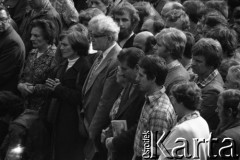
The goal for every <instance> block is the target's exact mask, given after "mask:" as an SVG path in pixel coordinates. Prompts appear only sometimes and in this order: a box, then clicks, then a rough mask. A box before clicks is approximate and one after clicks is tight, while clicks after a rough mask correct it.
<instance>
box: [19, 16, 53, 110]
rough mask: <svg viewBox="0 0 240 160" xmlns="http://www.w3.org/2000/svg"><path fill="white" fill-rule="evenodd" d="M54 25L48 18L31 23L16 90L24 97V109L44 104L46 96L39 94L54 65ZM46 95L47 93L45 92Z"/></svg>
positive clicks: (35, 108) (34, 108)
mask: <svg viewBox="0 0 240 160" xmlns="http://www.w3.org/2000/svg"><path fill="white" fill-rule="evenodd" d="M54 37H55V35H54V26H53V24H52V23H51V22H50V21H48V20H36V21H34V22H33V24H32V30H31V39H30V40H31V42H32V45H33V47H34V48H35V49H33V50H31V51H30V53H29V55H28V57H27V60H26V63H25V67H24V70H23V74H22V77H21V79H20V83H19V84H18V90H19V91H20V92H21V94H22V96H23V97H24V98H25V99H26V101H25V107H26V109H30V110H34V111H38V110H39V109H40V108H41V107H42V106H44V105H45V104H46V99H47V96H44V94H42V95H41V91H42V90H44V88H45V85H44V84H45V81H46V79H47V78H48V77H49V74H50V71H51V69H52V68H53V67H54V66H55V62H54V61H55V58H54V57H55V52H56V47H55V45H54V44H53V43H54ZM45 95H47V94H45Z"/></svg>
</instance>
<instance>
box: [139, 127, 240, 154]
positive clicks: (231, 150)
mask: <svg viewBox="0 0 240 160" xmlns="http://www.w3.org/2000/svg"><path fill="white" fill-rule="evenodd" d="M170 133H171V132H170V131H169V132H163V133H162V135H161V136H160V138H159V139H158V140H157V138H156V137H157V134H158V132H156V133H153V132H151V131H145V132H143V133H142V134H143V146H144V148H143V153H142V157H143V158H145V159H151V158H156V153H158V155H161V156H164V157H166V158H169V159H182V158H191V159H200V149H199V147H201V146H200V145H205V148H206V150H207V156H208V157H210V158H216V157H221V158H237V157H238V156H239V155H237V154H236V144H235V141H234V140H233V139H232V138H222V139H218V138H212V133H210V134H209V137H208V139H204V138H193V139H192V141H191V142H189V140H186V139H185V138H183V137H178V138H176V139H175V140H174V143H175V144H174V145H173V146H174V147H172V148H167V146H165V145H166V144H165V143H164V141H165V140H166V139H167V138H168V137H169V135H170ZM154 136H155V138H154ZM153 139H156V140H157V142H153ZM219 143H221V144H220V145H219ZM190 144H191V145H190ZM214 144H216V145H218V146H221V147H220V148H219V149H218V151H217V153H213V152H212V149H213V146H214ZM157 150H158V151H157ZM189 151H191V153H190V152H189Z"/></svg>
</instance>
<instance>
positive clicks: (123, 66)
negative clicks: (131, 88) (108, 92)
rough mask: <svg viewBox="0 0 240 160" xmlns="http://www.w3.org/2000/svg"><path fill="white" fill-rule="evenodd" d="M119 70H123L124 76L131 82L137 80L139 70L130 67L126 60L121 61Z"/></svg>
mask: <svg viewBox="0 0 240 160" xmlns="http://www.w3.org/2000/svg"><path fill="white" fill-rule="evenodd" d="M119 70H120V71H121V73H122V75H123V77H125V78H126V79H127V80H128V81H129V82H135V80H136V76H137V73H138V70H137V69H136V68H130V67H129V66H128V65H127V62H126V61H123V62H120V63H119Z"/></svg>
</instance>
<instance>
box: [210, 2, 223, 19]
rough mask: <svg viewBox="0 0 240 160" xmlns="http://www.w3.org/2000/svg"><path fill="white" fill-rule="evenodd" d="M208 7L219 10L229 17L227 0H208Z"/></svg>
mask: <svg viewBox="0 0 240 160" xmlns="http://www.w3.org/2000/svg"><path fill="white" fill-rule="evenodd" d="M206 7H208V8H213V9H216V10H217V11H219V12H220V13H221V14H222V15H223V16H224V17H225V18H228V4H227V2H225V0H217V1H208V2H206Z"/></svg>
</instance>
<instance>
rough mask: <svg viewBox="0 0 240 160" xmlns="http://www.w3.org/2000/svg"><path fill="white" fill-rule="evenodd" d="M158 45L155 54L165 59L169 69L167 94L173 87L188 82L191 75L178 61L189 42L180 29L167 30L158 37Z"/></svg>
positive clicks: (166, 86) (166, 85)
mask: <svg viewBox="0 0 240 160" xmlns="http://www.w3.org/2000/svg"><path fill="white" fill-rule="evenodd" d="M155 37H156V40H157V43H156V45H155V46H154V48H153V49H154V50H155V54H157V55H158V56H160V57H162V58H164V59H165V61H166V63H167V67H168V74H167V77H166V80H165V83H164V86H165V88H166V93H167V94H168V95H169V92H170V90H171V88H172V86H173V85H175V84H177V83H181V82H183V81H188V80H189V79H190V77H189V73H188V72H187V71H186V69H185V68H184V67H183V66H182V64H181V63H180V62H179V61H178V59H181V57H182V55H183V52H184V49H185V45H186V42H187V38H186V35H185V34H184V33H183V32H182V31H181V30H178V29H175V28H166V29H163V30H162V31H161V32H160V33H158V34H157V35H156V36H155Z"/></svg>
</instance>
